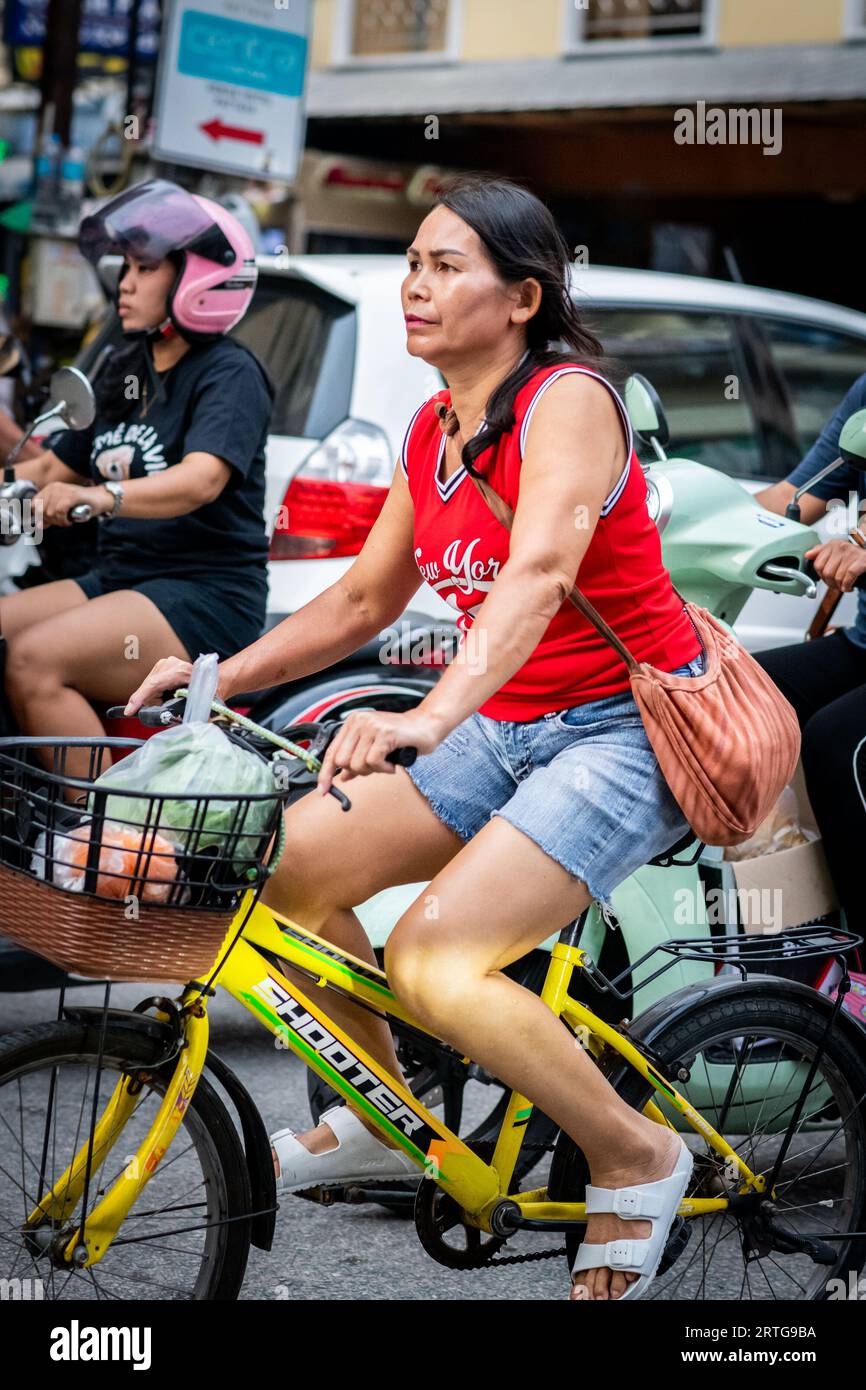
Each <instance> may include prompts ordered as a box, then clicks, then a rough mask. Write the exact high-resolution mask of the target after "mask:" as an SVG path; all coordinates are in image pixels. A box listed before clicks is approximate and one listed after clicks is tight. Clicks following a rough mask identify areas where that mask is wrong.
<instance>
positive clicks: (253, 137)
mask: <svg viewBox="0 0 866 1390" xmlns="http://www.w3.org/2000/svg"><path fill="white" fill-rule="evenodd" d="M199 130H203V131H204V133H205V135H209V136H210V138H211V139H212V140H245V141H246V142H247V144H249V145H263V144H264V143H265V133H264V131H263V130H245V129H244V127H243V126H238V125H223V123H222V121H221V120H220V119H219V117H218V116H214V118H213V120H212V121H208V122H207V124H206V125H204V124H203V125H200V126H199Z"/></svg>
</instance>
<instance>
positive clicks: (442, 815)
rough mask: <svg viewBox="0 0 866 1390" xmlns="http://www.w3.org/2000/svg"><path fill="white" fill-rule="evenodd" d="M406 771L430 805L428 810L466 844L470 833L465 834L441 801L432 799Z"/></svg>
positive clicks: (470, 837)
mask: <svg viewBox="0 0 866 1390" xmlns="http://www.w3.org/2000/svg"><path fill="white" fill-rule="evenodd" d="M406 771H407V772H408V774H409V778H410V780H411V782H412V785H413V786H414V787H415V788H416V790H417V791H419V792H420V793H421V795H422V796H423V798H424V800H425V801H426V802H427V805H428V806H429V807H430V810H431V811H432V812H433V814H434V815H435V817H436V819H437V820H441V822H442V824H443V825H447V827H448V829H449V830H453V831H454V834H455V835H459V836H460V839H461V840H462V841H463V843H464V845H466V844H468V843H469V841H470V840H471V839H472V835H467V834H466V832H465V830H463V828H462V827H461V826H459V825H458V824H457V823H456V822H455V820H454V819H453V817H452V816H451V815H449V813H448V812H447V811H446V810H445V808H444V806H443V805H442V804H441V802H439V801H436V800H434V798H433V797H432V796H431V795H430V793H429V792H428V791H426V790H425V789H424V787H421V786H419V785H418V783H417V782H416V781H415V778H414V777H413V776H412V773H411V772H410V771H409V769H408V768H407V769H406ZM474 833H475V832H474V831H473V832H472V834H474Z"/></svg>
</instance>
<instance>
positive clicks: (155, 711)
mask: <svg viewBox="0 0 866 1390" xmlns="http://www.w3.org/2000/svg"><path fill="white" fill-rule="evenodd" d="M185 703H186V701H185V700H167V701H166V703H165V704H163V705H145V706H144V707H143V708H142V709H140V710H138V711H137V712H136V713H135V714H132V715H130V716H129V718H130V719H137V720H138V721H139V723H140V724H143V725H144V726H145V728H146V729H163V728H167V727H168V726H169V725H170V724H179V723H180V714H181V711H182V710H183V706H184V704H185ZM123 711H124V706H123V705H112V707H111V709H107V710H106V711H105V717H106V719H123V718H124V717H125V716H124V713H123Z"/></svg>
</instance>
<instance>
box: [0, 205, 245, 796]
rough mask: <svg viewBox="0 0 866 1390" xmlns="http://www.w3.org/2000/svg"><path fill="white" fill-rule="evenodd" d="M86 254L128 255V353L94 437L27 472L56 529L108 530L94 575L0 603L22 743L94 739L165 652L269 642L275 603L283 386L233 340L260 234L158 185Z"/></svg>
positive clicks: (68, 442)
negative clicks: (273, 549) (270, 468)
mask: <svg viewBox="0 0 866 1390" xmlns="http://www.w3.org/2000/svg"><path fill="white" fill-rule="evenodd" d="M79 245H80V247H81V250H82V251H83V253H84V254H85V256H87V258H88V259H89V260H90V261H91V262H92V263H93V264H96V263H97V262H98V261H99V259H100V257H102V256H104V255H106V254H108V253H115V254H120V255H122V256H123V266H122V271H121V275H120V279H119V283H118V289H117V309H118V314H119V317H120V321H121V324H122V328H123V333H124V335H125V337H126V338H128V339H129V340H130V347H129V348H125V349H124V350H123V351H120V352H117V353H115V355H114V357H113V358H111V359H110V360H109V362H108V365H107V366H106V368H105V369H104V370H103V372H102V373H101V374H100V376H99V377H98V378H97V383H96V386H97V413H96V418H95V420H94V422H93V424H92V426H91V427H90V428H89V429H88V430H82V431H72V430H69V431H65V432H63V433H61V434H56V435H54V436H52V437H51V440H50V448H48V449H47V450H46V451H45V452H44V453H42V454H41V455H40V456H39V457H38V458H37V459H35V460H33V461H32V462H26V463H24V464H22V465H21V466H20V467H19V468H18V469H17V470H16V471H17V473H18V475H19V476H23V477H29V478H32V479H33V480H34V481H35V482H37V483H38V484H39V485H40V492H39V495H38V502H39V503H41V514H42V520H43V523H44V525H45V526H67V525H69V524H70V523H69V513H70V510H71V509H72V508H73V507H75V506H76V505H77V504H78V503H81V502H87V503H89V504H90V506H91V507H92V508H93V512H94V514H95V515H97V516H100V517H102V518H104V520H103V521H102V522H101V523H100V528H99V543H98V549H97V562H96V565H95V567H94V568H93V570H92V571H91V572H89V573H88V574H85V575H83V576H82V577H81V578H79V579H74V580H73V579H64V580H59V581H57V582H54V583H49V584H44V585H41V586H39V587H35V588H32V589H28V590H25V591H22V592H20V593H17V594H13V595H11V596H9V597H7V598H2V599H0V635H2V638H3V639H4V642H5V647H6V661H5V668H6V670H5V684H6V695H7V698H8V701H9V704H10V706H11V710H12V713H13V715H14V717H15V719H16V721H17V724H18V726H19V728H20V729H21V730H22V731H23V732H24V733H27V734H63V735H64V736H70V735H87V736H94V735H99V734H100V733H101V732H102V726H101V724H100V721H99V718H98V716H97V714H96V711H95V710H94V708H93V705H92V703H91V702H98V703H102V704H109V705H110V704H117V703H122V702H123V701H125V700H126V699H127V697H128V695H129V693H130V691H131V690H133V689H134V688H135V686H136V685H138V684H139V683H140V682H141V680H142V678H143V676H144V674H145V673H146V672H147V671H149V670H150V669H151V667H152V666H153V663H154V661H155V660H156V659H157V657H159V656H164V655H165V654H166V653H169V654H171V655H172V656H174V657H177V658H179V659H181V660H185V661H187V660H190V659H194V658H195V657H196V656H198V655H199V654H200V653H201V652H203V651H216V652H218V653H219V655H220V656H221V657H224V658H225V657H229V656H231V655H232V654H233V653H234V652H237V651H238V650H239V649H240V648H242V647H244V646H247V645H248V644H249V643H250V642H252V641H253V640H254V639H255V638H256V636H257V635H258V634H259V633H260V632H261V630H262V627H263V625H264V619H265V608H266V601H267V535H266V530H265V522H264V515H263V508H264V486H265V484H264V454H265V445H266V442H267V436H268V426H269V421H270V413H271V406H272V389H271V386H270V383H269V381H268V379H267V377H266V375H265V372H264V370H263V369H262V367H261V366H260V364H259V363H258V361H257V359H256V358H255V357H254V356H253V354H252V353H250V352H249V351H248V350H247V349H246V348H245V347H243V346H242V345H241V344H240V343H238V342H236V341H234V340H233V339H230V338H228V337H226V334H227V332H228V330H229V329H230V328H232V327H233V326H234V325H235V324H236V323H237V322H238V321H239V320H240V319H241V318H242V317H243V315H244V313H245V312H246V310H247V308H248V306H249V303H250V300H251V299H252V295H253V291H254V289H255V284H256V266H255V257H254V255H253V250H252V244H251V242H250V239H249V237H248V235H247V233H246V232H245V231H244V229H243V228H242V227H241V225H240V223H239V222H238V221H237V220H236V219H235V218H234V217H233V216H232V215H231V214H230V213H228V212H226V211H225V209H223V208H221V207H219V206H218V205H217V204H215V203H212V202H210V201H209V200H208V199H205V198H199V197H196V196H194V195H191V194H189V193H187V192H186V191H185V190H184V189H182V188H180V187H178V186H177V185H176V184H173V183H168V182H165V181H162V180H156V181H151V182H148V183H144V184H140V185H138V186H137V187H135V188H133V189H130V190H129V191H128V192H126V193H124V194H122V195H121V196H120V197H118V198H116V199H114V200H113V201H112V202H110V203H109V204H107V205H106V206H105V207H104V208H103V209H102V210H101V211H100V212H99V213H97V214H96V215H95V216H93V217H89V218H86V219H85V221H84V222H83V223H82V227H81V232H80V236H79ZM86 756H87V755H86V753H85V754H83V755H82V757H83V759H86ZM70 770H72V761H71V760H70Z"/></svg>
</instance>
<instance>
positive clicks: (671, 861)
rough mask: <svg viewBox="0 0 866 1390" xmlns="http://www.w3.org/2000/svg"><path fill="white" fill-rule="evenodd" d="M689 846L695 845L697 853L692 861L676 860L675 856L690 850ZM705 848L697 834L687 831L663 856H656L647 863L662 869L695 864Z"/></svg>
mask: <svg viewBox="0 0 866 1390" xmlns="http://www.w3.org/2000/svg"><path fill="white" fill-rule="evenodd" d="M689 845H695V852H694V854H693V855H692V857H691V859H675V858H674V856H675V855H677V854H679V853H680V852H681V851H682V850H684V849H688V847H689ZM703 848H704V843H703V841H702V840H699V839H698V838H697V836H696V835H695V832H694V831H693V830H691V829H690V830H687V831H686V833H685V835H681V836H680V838H679V839H678V840H676V841H675V842H674V843H673V844H672V845H671V846H670V848H669V849H666V850H664V851H663V852H662V853H661V854H657V855H655V857H654V858H653V859H648V860H647V863H648V864H655V865H657V866H658V867H659V868H661V869H667V868H670V867H671V866H672V865H680V866H682V865H684V864H694V863H695V861H696V860H697V858H698V855H699V854H700V853H701V851H702V850H703Z"/></svg>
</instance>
